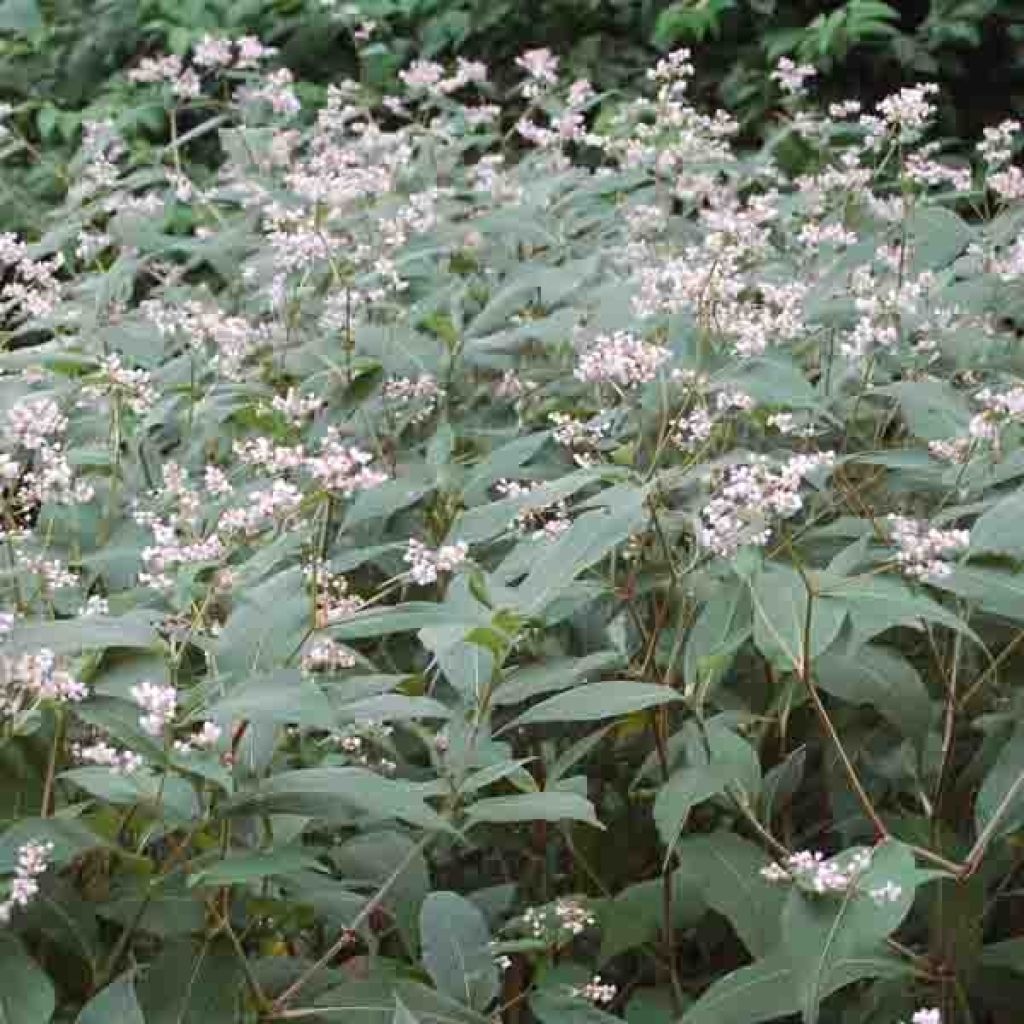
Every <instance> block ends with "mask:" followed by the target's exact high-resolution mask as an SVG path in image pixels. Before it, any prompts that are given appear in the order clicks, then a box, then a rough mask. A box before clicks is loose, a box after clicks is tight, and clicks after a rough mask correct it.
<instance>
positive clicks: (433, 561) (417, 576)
mask: <svg viewBox="0 0 1024 1024" xmlns="http://www.w3.org/2000/svg"><path fill="white" fill-rule="evenodd" d="M468 555H469V545H468V544H466V542H465V541H462V540H460V541H456V542H455V543H454V544H442V545H441V547H439V548H438V549H437V550H436V551H434V550H431V549H430V548H428V547H427V546H426V545H425V544H424V543H423V542H422V541H419V540H416V539H415V538H414V537H413V538H410V540H409V546H408V548H407V549H406V552H405V556H404V561H405V562H407V563H408V564H409V567H410V568H409V575H410V576H411V577H412V579H413V582H415V583H418V584H419V585H420V586H421V587H423V586H426V585H427V584H430V583H436V582H437V579H438V577H439V576H440V575H441V573H446V572H453V571H454V570H455V569H456V568H458V567H459V566H460V565H462V563H463V562H465V560H466V558H467V557H468Z"/></svg>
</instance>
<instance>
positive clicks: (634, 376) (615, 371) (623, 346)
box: [576, 331, 668, 388]
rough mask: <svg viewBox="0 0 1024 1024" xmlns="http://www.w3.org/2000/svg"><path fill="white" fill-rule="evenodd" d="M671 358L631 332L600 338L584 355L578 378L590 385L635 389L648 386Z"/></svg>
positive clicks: (605, 335)
mask: <svg viewBox="0 0 1024 1024" xmlns="http://www.w3.org/2000/svg"><path fill="white" fill-rule="evenodd" d="M667 359H668V351H667V350H666V349H664V348H661V347H660V346H659V345H652V344H651V343H650V342H648V341H644V340H643V339H641V338H638V337H636V335H634V334H631V333H630V332H629V331H615V332H614V333H612V334H601V335H598V336H597V337H596V338H595V339H594V341H593V342H592V343H591V344H590V345H589V346H588V347H587V348H586V349H585V350H584V351H583V352H581V353H580V356H579V360H578V362H577V364H576V376H577V378H578V379H579V380H581V381H584V382H586V383H588V384H614V385H617V386H618V387H620V388H632V387H636V386H637V385H639V384H648V383H650V382H651V381H652V380H654V378H655V377H656V376H657V373H658V368H659V367H660V366H661V365H662V364H663V363H664V362H665V361H666V360H667Z"/></svg>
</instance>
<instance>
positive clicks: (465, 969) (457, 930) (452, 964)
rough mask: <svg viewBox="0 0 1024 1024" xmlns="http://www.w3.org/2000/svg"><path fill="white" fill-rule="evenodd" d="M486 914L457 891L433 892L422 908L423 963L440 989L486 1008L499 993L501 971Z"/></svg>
mask: <svg viewBox="0 0 1024 1024" xmlns="http://www.w3.org/2000/svg"><path fill="white" fill-rule="evenodd" d="M490 938H491V936H490V932H489V931H488V928H487V922H486V921H485V920H484V915H483V914H482V913H481V912H480V910H479V909H478V908H477V907H476V906H474V905H473V904H472V903H470V902H469V900H467V899H464V898H463V897H462V896H459V895H458V894H457V893H454V892H432V893H431V894H430V895H429V896H428V897H427V898H426V899H425V900H424V901H423V906H422V907H421V908H420V941H421V943H422V946H423V954H422V956H423V966H424V967H426V969H427V971H428V973H429V974H430V977H431V978H432V979H433V981H434V984H435V985H436V986H437V988H438V990H439V991H441V992H443V993H444V994H445V995H447V996H450V997H451V998H453V999H457V1000H459V1002H462V1003H465V1004H466V1005H467V1006H471V1007H474V1008H475V1009H478V1010H483V1009H486V1008H487V1006H488V1005H489V1004H490V1003H491V1001H492V1000H493V999H494V998H495V997H496V996H497V994H498V989H499V984H498V971H497V967H496V965H495V963H494V958H493V956H492V955H491V951H490V949H489V948H488V943H489V942H490Z"/></svg>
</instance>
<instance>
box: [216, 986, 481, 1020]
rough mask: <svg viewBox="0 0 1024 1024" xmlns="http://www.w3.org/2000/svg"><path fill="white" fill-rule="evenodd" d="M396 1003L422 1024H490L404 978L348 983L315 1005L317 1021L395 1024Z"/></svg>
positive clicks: (425, 987) (460, 1004) (451, 1001)
mask: <svg viewBox="0 0 1024 1024" xmlns="http://www.w3.org/2000/svg"><path fill="white" fill-rule="evenodd" d="M396 1000H401V1002H402V1005H403V1006H405V1008H406V1009H407V1010H408V1012H409V1013H411V1014H414V1015H415V1017H416V1019H417V1020H419V1021H420V1022H421V1024H487V1022H488V1018H486V1017H484V1016H483V1015H481V1014H479V1013H477V1012H476V1011H475V1010H471V1009H470V1008H469V1007H467V1006H464V1005H463V1004H462V1003H459V1002H457V1001H456V1000H454V999H451V998H449V997H448V996H446V995H444V994H443V993H442V992H437V991H435V990H434V989H432V988H428V987H427V986H426V985H421V984H420V983H419V982H415V981H406V980H404V979H387V980H383V981H378V980H367V981H352V982H348V983H346V984H344V985H339V986H337V987H335V988H330V989H328V990H327V991H326V992H324V993H322V994H321V995H319V996H317V998H316V999H315V1000H314V1001H313V1005H315V1006H316V1007H317V1018H321V1019H324V1020H330V1021H339V1022H340V1024H393V1021H394V1012H395V1003H396ZM208 1024H212V1021H211V1022H208Z"/></svg>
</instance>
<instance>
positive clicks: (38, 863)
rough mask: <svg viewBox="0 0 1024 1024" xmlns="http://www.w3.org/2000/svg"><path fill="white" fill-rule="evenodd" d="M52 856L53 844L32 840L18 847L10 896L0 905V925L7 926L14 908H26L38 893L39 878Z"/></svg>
mask: <svg viewBox="0 0 1024 1024" xmlns="http://www.w3.org/2000/svg"><path fill="white" fill-rule="evenodd" d="M52 855H53V843H50V842H45V843H40V842H36V841H35V840H32V841H30V842H27V843H25V844H23V845H22V846H19V847H18V861H17V864H16V865H15V868H14V880H13V881H12V882H11V895H10V896H9V897H8V898H7V899H6V900H5V901H4V902H3V903H0V924H7V923H9V922H10V920H11V915H12V914H13V912H14V909H15V907H27V906H28V905H29V903H31V902H32V900H33V899H34V898H35V897H36V894H37V893H38V892H39V881H38V879H39V877H40V875H43V874H45V872H46V869H47V868H48V867H49V866H50V859H51V857H52Z"/></svg>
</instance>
